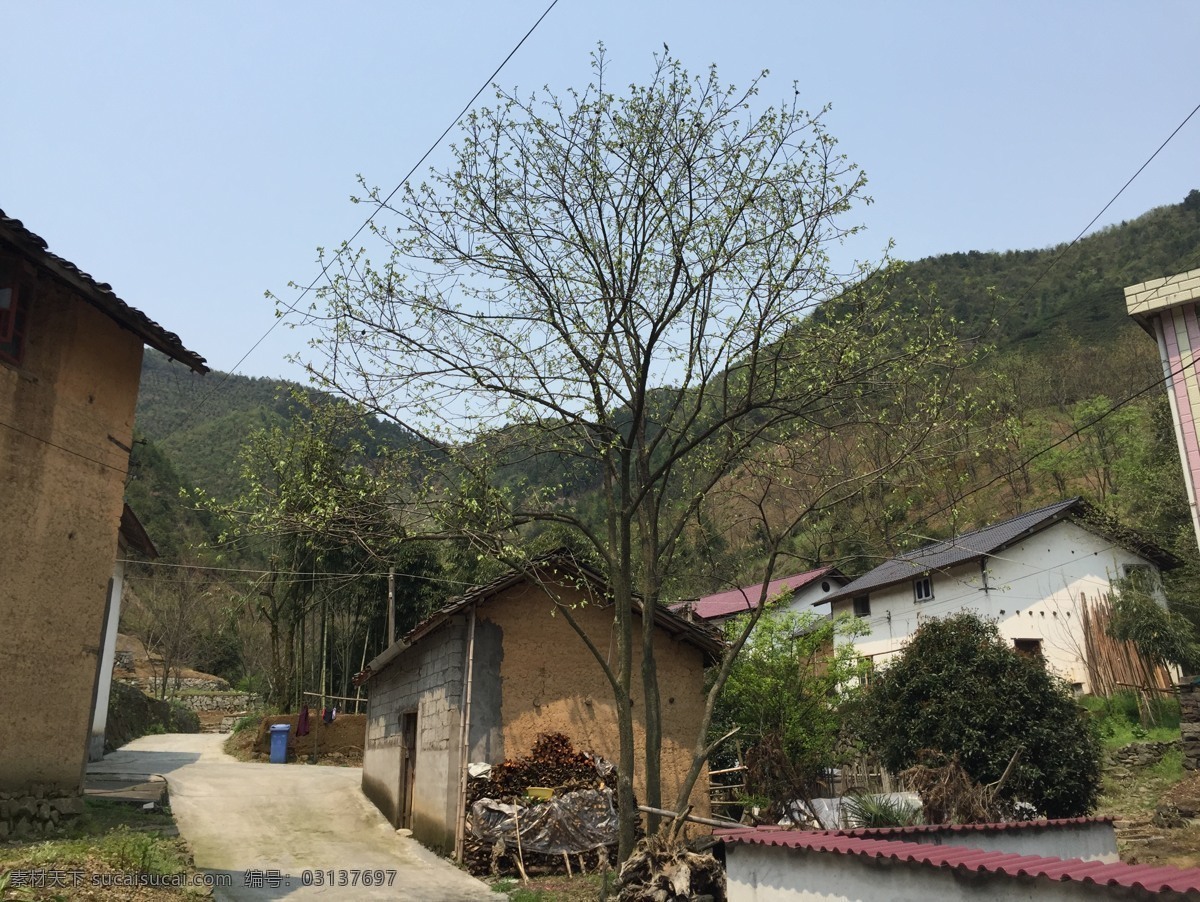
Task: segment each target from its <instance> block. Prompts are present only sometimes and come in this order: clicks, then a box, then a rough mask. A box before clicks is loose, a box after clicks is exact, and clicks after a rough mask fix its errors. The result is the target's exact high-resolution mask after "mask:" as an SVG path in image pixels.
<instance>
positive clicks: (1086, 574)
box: [833, 521, 1154, 692]
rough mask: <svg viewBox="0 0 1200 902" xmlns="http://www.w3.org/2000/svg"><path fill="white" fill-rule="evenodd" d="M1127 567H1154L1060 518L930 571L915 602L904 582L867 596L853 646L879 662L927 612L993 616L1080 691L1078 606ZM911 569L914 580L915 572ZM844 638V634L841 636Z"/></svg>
mask: <svg viewBox="0 0 1200 902" xmlns="http://www.w3.org/2000/svg"><path fill="white" fill-rule="evenodd" d="M1126 566H1142V567H1145V566H1149V567H1154V565H1153V564H1151V563H1150V562H1149V561H1147V560H1146V559H1145V558H1142V557H1140V556H1138V555H1136V554H1134V553H1133V552H1130V551H1127V550H1126V549H1124V548H1122V547H1120V546H1117V545H1114V544H1113V543H1112V542H1110V541H1109V540H1107V539H1105V538H1103V537H1101V536H1098V535H1096V534H1094V533H1092V532H1090V531H1088V530H1086V529H1083V528H1082V527H1080V526H1077V525H1075V524H1074V523H1071V522H1069V521H1061V522H1059V523H1056V524H1054V525H1053V526H1050V527H1047V528H1046V529H1044V530H1042V531H1040V532H1038V533H1035V534H1034V535H1032V536H1030V537H1029V538H1027V539H1025V540H1024V541H1022V542H1020V543H1018V544H1015V545H1011V546H1009V547H1008V548H1005V549H1004V550H1002V551H1000V552H999V553H998V554H997V555H995V556H993V557H989V558H988V559H987V561H986V572H981V569H980V565H979V562H978V561H974V562H971V563H969V564H963V565H961V566H958V567H954V568H951V569H950V570H949V571H947V572H938V573H932V574H930V576H931V578H932V580H933V598H932V599H930V600H928V601H922V602H917V601H915V600H914V596H913V586H912V583H911V582H905V583H901V584H900V585H896V586H891V587H889V588H885V589H881V590H878V591H875V592H872V593H871V594H870V604H871V613H870V615H869V616H868V617H866V618H864V619H865V620H866V622H867V624H868V625H869V626H870V630H871V631H870V633H867V634H865V635H862V636H858V637H857V638H855V639H854V640H853V641H854V644H855V646H856V647H857V648H858V650H859V652H860V653H861V654H863V655H868V656H870V657H871V658H872V660H873V661H874V662H875V663H876V664H883V663H885V662H886V661H887V660H888V658H890V657H891V656H893V655H894V654H895V653H896V652H897V651H899V649H900V648H901V646H902V645H903V644H904V642H905V640H906V639H908V637H909V636H911V635H912V634H913V633H914V632H915V631H916V629H917V627H918V626H919V625H920V624H921V622H922V621H924V620H925V619H927V618H930V617H944V616H946V615H948V614H953V613H955V612H957V611H961V610H970V611H975V612H976V613H978V614H979V615H981V616H982V617H986V618H988V619H993V620H996V621H997V622H998V624H999V626H1000V633H1001V635H1002V636H1004V638H1005V639H1007V640H1009V641H1010V642H1011V641H1012V640H1014V639H1040V640H1041V642H1042V654H1043V655H1044V657H1045V659H1046V664H1047V666H1048V667H1049V668H1050V669H1051V670H1052V671H1053V672H1055V673H1057V674H1058V675H1060V676H1062V677H1063V678H1064V679H1065V680H1067V682H1069V683H1072V684H1075V685H1076V686H1077V688H1078V689H1080V691H1083V692H1087V691H1089V689H1090V687H1089V686H1088V679H1087V667H1086V664H1085V661H1084V644H1083V632H1082V628H1081V623H1080V616H1079V612H1080V606H1081V604H1083V603H1084V602H1085V600H1086V601H1092V602H1094V601H1096V600H1097V599H1098V598H1102V597H1103V596H1104V595H1106V594H1108V593H1109V592H1110V591H1111V581H1112V580H1115V579H1117V578H1119V577H1122V576H1124V575H1125V569H1124V568H1125V567H1126ZM920 575H921V573H920V571H916V570H914V572H913V578H914V579H915V578H917V577H918V576H920ZM852 610H853V601H852V599H850V598H845V599H841V600H839V601H836V602H834V604H833V613H834V614H838V613H841V612H843V611H852ZM845 641H849V640H845Z"/></svg>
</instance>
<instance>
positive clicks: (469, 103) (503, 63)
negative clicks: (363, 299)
mask: <svg viewBox="0 0 1200 902" xmlns="http://www.w3.org/2000/svg"><path fill="white" fill-rule="evenodd" d="M557 5H558V0H551V2H550V5H549V6H547V7H546V9H545V10H544V11H543V12H542V14H541V15H540V16H538V18H537V21H535V22H534V23H533V25H531V26H530V27H529V30H528V31H527V32H525V34H524V36H523V37H522V38H521V40H519V41H517V43H516V45H515V46H514V47H513V48H512V50H510V51H509V52H508V55H507V56H505V57H504V59H503V60H502V61H501V62H500V65H498V66H497V67H496V68H495V70H493V72H492V74H491V75H489V76H488V77H487V79H486V80H485V81H484V82H483V84H481V85H480V86H479V89H478V90H477V91H476V92H475V93H474V94H472V95H471V99H470V100H468V101H467V102H466V104H464V105H463V108H462V109H461V110H459V112H458V114H457V115H456V116H455V117H454V119H453V121H451V122H450V124H449V125H447V126H446V128H445V129H444V130H443V131H442V133H441V134H440V135H438V136H437V138H436V139H435V140H434V142H433V143H432V144H430V145H429V148H428V149H427V150H426V151H425V152H424V153H423V154H421V158H420V159H419V160H417V162H416V163H414V164H413V166H412V168H411V169H409V170H408V172H407V173H406V174H405V176H404V178H402V179H401V180H400V181H399V182H398V183H397V184H396V187H395V188H393V189H392V190H391V193H389V194H388V196H387V197H385V198H384V199H383V202H382V203H381V204H378V205H377V206H376V207H375V210H374V211H373V212H372V213H371V215H370V216H368V217H367V218H366V219H365V220H364V221H363V224H362V225H360V226H359V227H358V228H357V229H355V231H354V234H353V235H351V236H350V237H349V238H348V239H346V241H344V242H343V243H342V246H341V247H340V248H338V251H337V253H336V254H334V255H333V257H332V258H330V259H329V260H328V261H327V262H325V263H324V264H323V265H322V266H321V271H320V272H319V273H317V275H316V276H315V277H314V278H313V280H312V281H311V282H309V283H308V286H307V287H305V288H304V289H303V290H302V291H301V292H300V294H299V295H297V296H296V299H295V300H294V301H292V302H291V303H290V304H284V306H285V307H286V308H287V310H288V311H289V312H290V313H295V312H296V307H297V306H298V305H299V304H300V302H301V301H302V300H304V298H305V297H306V296H307V295H308V293H309V292H311V291H312V290H313V288H315V287H316V285H317V283H318V282H320V281H321V280H322V279H324V278H325V277H326V276H327V275H328V274H329V267H331V266H332V265H333V264H334V263H336V262H337V261H338V260H339V259H341V257H342V254H343V253H345V251H346V249H347V248H348V247H349V246H350V243H351V242H352V241H354V239H355V238H357V237H358V236H359V235H361V234H362V232H363V230H364V229H366V228H367V227H368V226H370V224H371V223H372V222H374V220H375V217H376V216H377V215H378V214H379V211H380V210H381V209H383V207H385V206H386V205H387V204H388V202H389V201H391V199H392V198H393V197H395V196H396V193H397V192H398V191H399V190H400V189H401V188H403V187H404V185H405V184H406V183H407V182H408V180H409V179H410V178H412V176H413V173H415V172H416V171H417V169H418V168H420V166H421V165H422V164H423V163H424V162H425V161H426V160H427V159H428V158H429V155H430V154H431V153H433V151H434V150H436V149H437V146H438V145H439V144H441V143H442V141H443V140H444V139H445V137H446V135H448V134H450V131H451V130H452V129H453V128H454V127H455V126H456V125H458V123H459V121H461V119H462V117H463V116H465V115H466V114H467V112H468V111H469V110H470V109H471V106H472V104H474V103H475V101H476V100H478V99H479V95H480V94H482V93H483V92H484V91H485V90H486V89H487V87H488V85H490V84H492V83H493V82H494V81H495V79H496V76H498V75H499V74H500V72H501V70H502V69H503V68H504V67H505V66H506V65H507V64H508V61H509V60H511V59H512V58H513V57H514V56H515V55H516V53H517V51H518V50H520V49H521V47H522V46H523V45H524V44H525V42H526V41H527V40H528V39H529V37H530V35H532V34H533V33H534V31H536V30H537V27H538V26H539V25H541V24H542V20H543V19H545V18H546V16H548V15H549V14H550V11H551V10H552V9H554V7H555V6H557ZM285 318H286V314H279V315H277V316H276V318H275V322H273V323H271V325H270V327H268V329H267V331H266V332H264V333H263V334H262V335H261V336H259V339H258V340H257V341H256V342H254V344H252V345H251V346H250V350H248V351H247V352H246V353H245V354H243V355H242V356H241V357H240V358H239V359H238V362H237V363H235V364H234V365H233V367H232V368H231V369H230V370H229V371H228V372H226V373H224V374H222V377H221V381H220V382H218V383H217V384H216V385H215V386H213V388H212V389H210V390H209V391H208V392H207V393H206V394H205V395H204V396H203V397H202V398H201V399H200V401H199V403H197V405H196V406H195V408H193V410H192V415H193V416H194V415H195V414H196V413H197V412H198V411H199V410H200V409H202V408H203V407H204V405H205V404H206V403H207V402H208V400H209V398H211V397H212V395H213V394H214V393H215V392H216V391H218V390H219V389H220V388H221V386H223V385H224V384H225V381H226V380H227V379H228V378H229V376H230V373H232V371H233V370H236V369H237V368H238V367H239V366H241V365H242V364H243V363H244V362H245V361H246V358H247V357H249V356H250V355H251V354H253V353H254V351H255V350H256V349H257V348H258V346H259V345H261V344H262V343H263V342H264V341H266V340H267V336H269V335H270V334H271V333H272V332H274V331H275V328H276V327H277V326H278V325H279V324H280V323H281V322H283V320H284V319H285Z"/></svg>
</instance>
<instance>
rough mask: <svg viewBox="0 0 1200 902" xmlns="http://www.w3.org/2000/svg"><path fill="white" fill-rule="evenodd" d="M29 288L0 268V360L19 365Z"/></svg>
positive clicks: (23, 349) (21, 356)
mask: <svg viewBox="0 0 1200 902" xmlns="http://www.w3.org/2000/svg"><path fill="white" fill-rule="evenodd" d="M31 294H32V292H31V291H30V289H29V287H28V286H26V285H25V284H23V283H20V282H18V281H17V280H16V279H14V278H13V277H12V276H11V275H10V273H8V272H6V271H5V270H4V269H2V268H0V360H2V361H4V362H5V363H12V364H16V365H18V366H19V365H20V363H21V359H22V358H23V357H24V356H25V333H26V330H27V329H28V323H29V299H30V295H31Z"/></svg>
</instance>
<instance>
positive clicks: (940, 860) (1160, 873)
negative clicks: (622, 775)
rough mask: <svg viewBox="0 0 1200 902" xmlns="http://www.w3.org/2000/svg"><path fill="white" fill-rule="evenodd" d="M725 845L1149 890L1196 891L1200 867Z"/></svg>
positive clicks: (809, 842) (875, 845) (914, 849)
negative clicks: (802, 851)
mask: <svg viewBox="0 0 1200 902" xmlns="http://www.w3.org/2000/svg"><path fill="white" fill-rule="evenodd" d="M715 835H716V836H717V837H718V838H720V839H721V840H723V841H724V842H726V843H735V844H736V843H751V844H756V845H765V846H783V847H786V848H792V849H804V850H807V851H812V852H830V853H834V854H838V855H858V856H861V857H863V858H875V859H890V860H893V861H900V862H906V863H912V864H918V865H925V866H928V867H936V868H948V869H951V870H956V871H965V872H974V873H985V874H996V875H1000V876H1007V877H1042V878H1045V879H1048V880H1055V881H1060V882H1061V881H1073V882H1077V883H1083V884H1092V885H1096V886H1119V887H1126V888H1130V889H1141V890H1144V891H1146V892H1150V893H1162V892H1175V893H1191V894H1195V893H1200V868H1187V869H1180V868H1172V867H1161V866H1148V865H1132V864H1105V863H1104V862H1099V861H1084V860H1083V859H1081V858H1052V857H1047V858H1043V857H1041V856H1038V855H1018V854H1015V853H1012V852H985V851H982V850H980V849H971V848H968V847H966V846H930V845H920V844H918V843H913V842H901V841H899V840H886V839H866V838H860V837H855V836H842V835H838V834H836V833H814V832H809V831H802V830H780V829H774V828H758V829H750V830H731V831H728V832H726V831H717V833H716V834H715Z"/></svg>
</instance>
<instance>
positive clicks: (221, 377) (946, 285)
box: [130, 191, 1200, 537]
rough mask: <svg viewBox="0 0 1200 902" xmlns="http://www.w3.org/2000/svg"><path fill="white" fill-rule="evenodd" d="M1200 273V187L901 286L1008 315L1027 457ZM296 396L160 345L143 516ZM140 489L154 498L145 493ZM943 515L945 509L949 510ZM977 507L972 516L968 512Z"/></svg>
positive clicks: (1039, 471) (1040, 488)
mask: <svg viewBox="0 0 1200 902" xmlns="http://www.w3.org/2000/svg"><path fill="white" fill-rule="evenodd" d="M1197 267H1200V191H1192V192H1191V193H1190V194H1189V195H1188V196H1187V198H1186V199H1185V200H1184V201H1183V202H1182V203H1180V204H1175V205H1169V206H1165V207H1159V208H1157V209H1154V210H1151V211H1149V212H1148V213H1146V214H1145V215H1143V216H1140V217H1138V218H1137V219H1134V220H1132V221H1130V222H1123V223H1120V224H1119V225H1114V226H1111V227H1109V228H1106V229H1103V230H1101V231H1100V232H1098V233H1096V234H1094V235H1089V236H1087V237H1086V238H1083V239H1081V240H1079V241H1078V242H1075V243H1074V244H1063V245H1058V246H1056V247H1052V248H1047V249H1043V250H1021V251H1005V252H981V251H968V252H962V253H953V254H943V255H940V256H937V257H930V258H926V259H924V260H919V261H916V262H914V263H910V264H908V265H907V267H906V272H905V277H906V279H907V284H903V283H900V284H899V287H897V288H896V289H895V290H894V291H893V302H894V303H895V304H896V305H897V306H904V305H906V304H909V303H912V302H914V299H915V296H916V294H917V293H925V292H928V291H929V290H931V289H933V290H935V291H936V293H937V295H938V296H939V297H940V298H941V301H942V303H943V304H944V305H945V306H946V307H947V308H948V309H950V310H951V311H953V312H954V313H955V314H956V316H957V317H958V318H959V319H961V320H962V321H963V322H964V323H965V325H966V329H967V331H968V332H971V333H975V332H982V331H987V325H988V323H989V322H990V321H991V320H993V319H995V320H997V322H998V329H997V330H995V331H993V332H991V333H990V335H989V339H990V341H991V342H992V343H994V344H995V345H996V347H997V349H998V352H999V353H998V356H997V357H996V358H994V360H993V364H992V366H993V369H992V370H989V371H988V372H987V373H982V374H980V379H981V381H982V382H984V383H987V382H988V381H989V380H992V381H993V382H994V381H995V379H996V378H997V376H996V374H997V373H1000V374H1001V375H1002V378H1003V379H1004V380H1006V381H1007V382H1008V383H1011V385H1012V386H1013V387H1014V389H1015V391H1016V394H1017V395H1019V396H1020V401H1021V403H1022V405H1023V406H1022V410H1021V411H1016V412H1015V413H1014V416H1015V419H1014V422H1018V423H1020V425H1021V428H1022V429H1023V430H1024V433H1025V434H1024V436H1023V437H1022V438H1021V440H1020V441H1018V442H1016V449H1015V450H1014V451H1013V454H1014V455H1017V456H1019V455H1020V454H1023V453H1025V452H1024V451H1023V450H1022V449H1023V448H1024V447H1026V446H1027V445H1028V444H1029V442H1036V441H1042V440H1043V434H1044V437H1045V439H1046V440H1049V438H1051V437H1053V436H1057V435H1061V434H1063V432H1065V431H1066V430H1068V429H1070V428H1072V426H1074V425H1078V423H1076V422H1075V421H1074V420H1072V417H1077V414H1076V413H1074V412H1072V405H1075V404H1078V403H1081V402H1085V401H1086V402H1088V403H1089V404H1091V405H1092V406H1093V407H1095V408H1096V409H1100V408H1101V407H1103V406H1106V404H1107V401H1106V400H1105V399H1116V398H1120V397H1126V396H1127V393H1128V392H1129V391H1131V390H1136V389H1138V388H1141V387H1143V386H1145V385H1148V384H1151V383H1153V382H1154V380H1155V379H1156V378H1158V377H1157V376H1156V375H1155V373H1156V372H1158V371H1157V366H1158V364H1157V357H1156V352H1155V349H1154V343H1153V342H1152V341H1150V340H1149V339H1148V338H1147V337H1146V336H1145V335H1144V334H1142V333H1141V332H1140V330H1139V329H1138V328H1137V327H1136V326H1134V325H1133V324H1132V322H1131V321H1130V320H1129V319H1128V317H1127V316H1126V314H1125V302H1124V293H1123V288H1124V287H1125V286H1126V285H1131V284H1134V283H1138V282H1143V281H1146V280H1147V279H1152V278H1156V277H1161V276H1166V275H1171V274H1174V273H1178V272H1183V271H1186V270H1189V269H1194V268H1197ZM294 392H300V393H303V394H306V395H308V396H309V397H322V395H321V393H319V392H316V391H314V390H313V389H311V388H307V387H303V386H300V385H298V384H296V383H291V382H286V381H283V380H276V379H263V378H249V377H245V376H237V375H229V374H224V373H220V372H213V373H211V374H209V375H208V376H206V377H203V378H201V377H199V376H196V375H194V374H193V373H191V372H189V371H187V370H185V369H183V368H182V367H179V366H177V365H174V364H172V363H170V362H169V361H168V360H167V359H166V358H165V357H163V356H162V355H160V354H157V353H155V352H153V351H148V352H147V353H146V357H145V363H144V365H143V373H142V388H141V394H140V397H139V400H138V409H137V424H136V425H137V431H138V433H139V435H140V437H141V438H142V440H144V441H145V442H146V443H147V444H146V445H145V446H144V448H143V449H142V450H141V451H140V452H139V455H138V457H139V458H140V459H141V460H140V461H138V462H137V463H138V466H139V467H141V468H143V469H145V470H146V471H147V473H146V475H144V476H142V477H139V478H141V479H142V482H143V484H142V485H135V483H134V481H131V489H130V499H131V503H133V502H134V501H135V500H136V501H137V504H135V510H136V509H138V506H139V505H148V506H153V509H154V511H155V512H154V513H153V514H152V516H154V517H156V518H157V517H166V516H167V514H168V510H167V508H169V507H170V505H171V504H172V503H173V501H172V499H173V498H175V497H177V496H178V487H179V486H182V487H187V488H191V487H200V488H202V489H204V490H205V491H206V492H208V493H209V494H211V495H213V496H215V497H217V498H218V499H224V500H229V499H232V498H234V497H236V495H237V494H238V492H239V489H240V487H241V482H240V479H241V477H240V474H239V467H238V452H239V449H240V447H241V445H242V443H243V441H244V440H245V439H246V438H247V437H248V436H249V435H250V434H251V433H252V432H253V431H255V430H257V429H262V428H264V427H271V426H277V425H283V424H285V423H286V422H288V420H289V419H290V418H292V417H294V416H297V415H301V414H300V411H302V409H303V408H302V405H300V404H298V403H297V402H296V400H295V399H294V397H293V393H294ZM323 397H326V398H328V397H329V396H323ZM1089 409H1090V408H1089ZM1147 416H1149V414H1147ZM1147 422H1149V421H1147ZM512 428H519V427H512ZM372 431H373V433H374V438H373V439H372V440H371V442H370V444H371V445H373V446H374V448H373V449H370V450H377V449H378V447H379V446H382V445H396V444H398V443H406V442H409V441H411V440H412V439H411V437H410V435H409V434H408V433H407V432H406V431H405V430H404V429H402V428H401V427H399V426H396V425H395V424H390V423H382V422H376V423H373V424H372ZM1168 450H1170V449H1169V448H1168ZM976 456H978V454H976ZM996 466H997V467H1000V469H1001V470H1002V469H1003V467H1001V466H1000V465H999V464H997V465H996ZM1056 466H1058V467H1059V468H1058V469H1057V470H1054V471H1053V472H1051V469H1052V468H1050V467H1049V466H1048V465H1047V464H1046V461H1045V460H1044V459H1043V460H1041V461H1040V462H1039V464H1038V467H1032V468H1030V467H1022V473H1021V475H1022V477H1023V478H1024V479H1025V483H1026V485H1025V487H1024V488H1023V489H1022V491H1021V492H1020V493H1016V492H1014V493H1013V494H1012V495H1011V496H1010V497H1005V498H1003V499H999V500H997V499H994V498H991V497H986V496H985V497H979V498H977V499H976V501H977V503H979V504H984V505H992V506H993V507H994V506H995V505H996V504H1003V505H1007V506H1009V507H1019V506H1020V505H1022V504H1025V503H1026V502H1029V501H1030V500H1031V499H1037V498H1040V497H1042V496H1043V495H1045V496H1049V495H1053V494H1057V495H1062V494H1063V493H1064V492H1067V491H1069V490H1074V489H1076V488H1079V481H1078V479H1076V478H1074V477H1073V475H1072V473H1071V472H1070V471H1071V467H1073V466H1076V465H1075V464H1072V463H1070V461H1067V463H1063V464H1062V465H1061V466H1059V465H1057V464H1056ZM1064 467H1065V469H1063V468H1064ZM559 468H561V472H558V470H559ZM510 469H511V470H512V473H511V475H512V477H513V478H514V479H516V480H518V481H519V480H520V479H525V480H529V481H531V482H534V483H542V484H554V485H559V486H566V487H569V488H568V489H567V491H568V492H569V493H571V494H573V495H575V496H577V497H578V498H579V501H580V503H581V504H584V505H586V504H588V501H587V496H588V494H589V491H590V487H591V486H592V485H593V484H594V478H593V477H594V474H587V473H579V472H574V471H570V469H569V467H568V465H567V462H565V461H552V460H549V459H546V458H538V459H536V460H532V461H529V462H520V461H517V462H515V463H513V464H512V465H511V466H510ZM972 469H973V468H972ZM993 469H994V468H993ZM550 471H554V472H550ZM136 475H137V474H136V473H135V476H136ZM989 478H990V477H989ZM1039 480H1040V482H1039ZM173 486H174V487H173ZM963 487H964V488H965V487H966V483H964V485H963ZM139 492H141V493H142V497H141V498H140V499H135V495H137V494H138V493H139ZM164 506H165V507H164ZM932 507H933V509H934V510H937V509H940V503H939V504H935V505H933V506H932ZM976 513H977V511H976V510H969V511H968V512H967V516H968V517H973V516H974V515H975V514H976ZM210 526H211V524H208V523H207V522H206V521H204V520H203V518H196V517H195V516H194V515H191V514H189V515H188V516H186V517H184V516H182V515H181V519H180V520H179V527H178V531H179V532H180V533H181V534H182V535H184V536H185V537H190V536H194V535H197V534H200V533H202V532H204V531H205V530H206V529H208V528H210Z"/></svg>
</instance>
